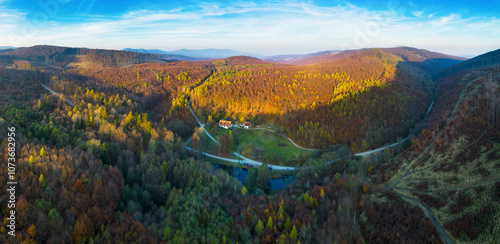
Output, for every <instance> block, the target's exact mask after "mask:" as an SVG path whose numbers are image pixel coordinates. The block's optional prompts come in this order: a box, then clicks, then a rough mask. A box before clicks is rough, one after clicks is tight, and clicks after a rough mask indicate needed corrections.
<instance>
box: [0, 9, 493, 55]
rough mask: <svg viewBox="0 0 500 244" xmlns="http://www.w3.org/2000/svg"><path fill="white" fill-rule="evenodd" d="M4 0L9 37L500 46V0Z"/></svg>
mask: <svg viewBox="0 0 500 244" xmlns="http://www.w3.org/2000/svg"><path fill="white" fill-rule="evenodd" d="M28 2H30V4H26V3H27V1H20V0H0V36H1V37H2V38H0V46H31V45H38V44H49V45H60V46H72V47H90V48H109V49H123V48H127V47H130V48H147V49H153V48H156V49H162V50H176V49H181V48H190V49H202V48H231V49H235V50H239V51H245V52H251V53H256V54H262V55H274V54H288V53H308V52H316V51H322V50H339V49H357V48H365V47H394V46H412V47H417V48H424V49H428V50H431V51H438V52H443V53H448V54H453V55H461V56H468V55H478V54H481V53H484V52H487V51H491V50H495V49H498V48H500V1H498V0H495V1H465V0H454V1H435V0H433V1H430V0H413V1H399V0H390V1H384V0H382V1H360V0H356V1H343V0H338V1H335V0H333V1H326V0H317V1H299V0H290V1H253V2H249V1H182V0H178V1H156V0H133V1H132V0H116V1H102V0H74V1H73V0H39V1H28Z"/></svg>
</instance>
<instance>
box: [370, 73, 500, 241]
mask: <svg viewBox="0 0 500 244" xmlns="http://www.w3.org/2000/svg"><path fill="white" fill-rule="evenodd" d="M499 81H500V71H499V70H498V69H495V68H491V67H490V68H482V69H479V70H472V71H467V72H463V73H461V74H459V75H453V76H449V77H446V78H443V79H440V80H438V81H437V83H438V86H439V94H438V98H437V99H436V104H435V108H434V109H433V110H432V112H431V114H430V117H429V120H428V121H427V124H426V128H425V129H424V130H423V132H422V133H421V134H420V135H419V136H418V137H417V138H415V139H414V140H413V145H412V146H411V148H410V149H409V150H407V151H406V152H405V153H404V154H403V155H401V156H398V157H399V159H400V160H399V161H395V162H394V163H393V164H391V163H387V164H384V165H383V166H382V167H378V166H376V167H375V170H373V171H372V172H371V173H372V180H374V181H375V182H379V181H378V180H380V179H381V178H384V177H385V178H386V179H385V180H387V179H388V178H390V177H391V175H393V174H395V175H394V176H393V177H392V179H391V184H390V185H391V186H394V188H395V191H396V193H397V194H400V195H404V196H407V197H408V198H412V199H414V201H420V202H421V203H423V204H425V206H427V207H428V208H430V209H431V210H432V211H433V212H434V214H435V217H436V219H437V221H438V223H439V224H440V225H441V226H443V228H444V230H445V231H446V233H447V234H448V235H449V236H450V237H451V238H452V239H453V240H454V241H455V242H457V243H458V242H469V241H475V242H477V243H494V242H495V240H498V237H499V235H500V228H498V220H499V219H500V204H499V202H500V201H499V200H500V194H499V189H500V188H499V186H500V154H499V151H500V140H499V138H500V123H499V122H498V119H499V118H500V116H499V110H500V82H499ZM377 179H378V180H377Z"/></svg>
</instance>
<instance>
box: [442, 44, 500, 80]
mask: <svg viewBox="0 0 500 244" xmlns="http://www.w3.org/2000/svg"><path fill="white" fill-rule="evenodd" d="M498 65H500V49H498V50H495V51H491V52H488V53H485V54H482V55H479V56H477V57H475V58H473V59H470V60H467V61H465V62H463V63H461V64H457V65H454V66H451V67H448V68H446V69H444V70H442V71H441V72H439V73H437V74H436V75H435V78H443V77H447V76H450V75H453V74H458V73H460V72H464V71H468V70H474V69H479V68H483V67H491V66H498Z"/></svg>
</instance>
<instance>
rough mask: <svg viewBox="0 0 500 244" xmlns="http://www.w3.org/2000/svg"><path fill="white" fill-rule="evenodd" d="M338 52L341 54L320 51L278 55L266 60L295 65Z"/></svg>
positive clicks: (268, 57)
mask: <svg viewBox="0 0 500 244" xmlns="http://www.w3.org/2000/svg"><path fill="white" fill-rule="evenodd" d="M338 52H341V51H340V50H327V51H320V52H314V53H306V54H286V55H276V56H267V57H264V60H266V61H270V62H276V63H286V64H293V63H295V62H297V61H298V60H302V59H305V58H309V57H317V56H322V55H330V54H334V53H338Z"/></svg>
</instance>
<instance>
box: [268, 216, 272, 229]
mask: <svg viewBox="0 0 500 244" xmlns="http://www.w3.org/2000/svg"><path fill="white" fill-rule="evenodd" d="M267 227H269V229H273V217H271V216H269V219H268V220H267Z"/></svg>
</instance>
